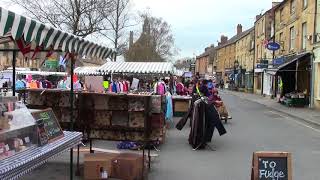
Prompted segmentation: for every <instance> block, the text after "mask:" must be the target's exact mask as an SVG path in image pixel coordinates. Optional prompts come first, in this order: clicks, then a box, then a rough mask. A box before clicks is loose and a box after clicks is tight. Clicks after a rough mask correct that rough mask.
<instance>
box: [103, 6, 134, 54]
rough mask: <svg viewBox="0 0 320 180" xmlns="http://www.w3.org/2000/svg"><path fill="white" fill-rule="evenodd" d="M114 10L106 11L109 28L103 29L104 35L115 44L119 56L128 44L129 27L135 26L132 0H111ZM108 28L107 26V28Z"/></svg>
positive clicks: (105, 15)
mask: <svg viewBox="0 0 320 180" xmlns="http://www.w3.org/2000/svg"><path fill="white" fill-rule="evenodd" d="M110 1H111V3H112V7H113V10H112V12H110V13H105V12H104V11H103V12H104V17H105V18H106V20H107V21H108V24H107V26H108V27H109V28H110V29H109V30H106V31H102V33H101V34H102V35H104V36H105V37H107V38H108V39H109V40H110V41H111V42H112V43H113V45H114V48H115V49H116V50H117V52H118V56H119V55H122V54H123V53H124V50H125V48H126V46H127V38H126V37H125V35H126V33H127V31H126V29H127V28H128V27H131V26H134V25H135V23H134V21H133V17H134V15H133V14H132V13H130V12H131V11H130V10H131V9H130V0H110ZM106 29H107V28H106Z"/></svg>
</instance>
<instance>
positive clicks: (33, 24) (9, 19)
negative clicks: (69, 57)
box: [0, 7, 116, 59]
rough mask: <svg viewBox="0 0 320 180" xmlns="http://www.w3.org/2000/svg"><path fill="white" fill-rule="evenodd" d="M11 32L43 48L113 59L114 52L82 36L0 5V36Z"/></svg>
mask: <svg viewBox="0 0 320 180" xmlns="http://www.w3.org/2000/svg"><path fill="white" fill-rule="evenodd" d="M7 33H11V36H12V38H13V39H15V40H17V39H20V38H23V39H24V40H25V41H26V42H32V41H34V42H36V44H37V45H43V47H44V48H48V47H50V46H51V48H53V50H62V51H64V52H71V53H76V54H79V55H86V56H91V57H96V58H101V59H106V58H108V57H110V58H111V59H114V57H115V56H116V52H115V51H113V50H112V49H110V48H107V47H103V46H100V45H98V44H96V43H93V42H90V41H87V40H85V39H83V38H80V37H78V36H75V35H73V34H69V33H67V32H63V31H61V30H59V29H56V28H53V27H51V26H48V25H45V24H43V23H40V22H38V21H35V20H33V19H30V18H28V17H24V16H21V15H18V14H16V13H14V12H11V11H8V10H6V9H4V8H2V7H0V36H4V35H5V34H7Z"/></svg>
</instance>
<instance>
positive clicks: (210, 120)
mask: <svg viewBox="0 0 320 180" xmlns="http://www.w3.org/2000/svg"><path fill="white" fill-rule="evenodd" d="M192 111H193V113H192V116H193V117H192V121H191V130H190V134H189V139H188V141H189V144H190V145H191V146H192V147H193V148H204V147H205V145H206V143H208V142H211V140H212V136H213V132H214V129H215V128H216V129H217V130H218V132H219V135H220V136H222V135H224V134H225V133H226V129H225V128H224V126H223V124H222V122H221V120H220V117H219V113H218V111H217V110H216V108H215V107H214V105H212V104H208V103H206V102H205V101H204V100H202V99H199V100H197V101H195V102H194V106H193V109H192ZM188 115H190V114H189V112H188ZM185 122H186V121H185V117H184V118H182V119H181V120H180V122H178V124H177V126H176V127H177V129H179V130H181V129H182V128H183V126H184V125H185V124H186V123H185Z"/></svg>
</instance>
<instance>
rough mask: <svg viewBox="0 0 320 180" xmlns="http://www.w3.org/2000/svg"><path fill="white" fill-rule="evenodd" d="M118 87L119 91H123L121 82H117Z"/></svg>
mask: <svg viewBox="0 0 320 180" xmlns="http://www.w3.org/2000/svg"><path fill="white" fill-rule="evenodd" d="M119 88H120V92H123V83H122V82H119Z"/></svg>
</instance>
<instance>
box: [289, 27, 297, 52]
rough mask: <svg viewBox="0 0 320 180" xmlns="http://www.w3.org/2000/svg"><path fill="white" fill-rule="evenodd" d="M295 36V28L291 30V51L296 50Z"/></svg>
mask: <svg viewBox="0 0 320 180" xmlns="http://www.w3.org/2000/svg"><path fill="white" fill-rule="evenodd" d="M295 36H296V32H295V30H294V27H291V28H290V50H293V49H294V48H295V42H294V41H295Z"/></svg>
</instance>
